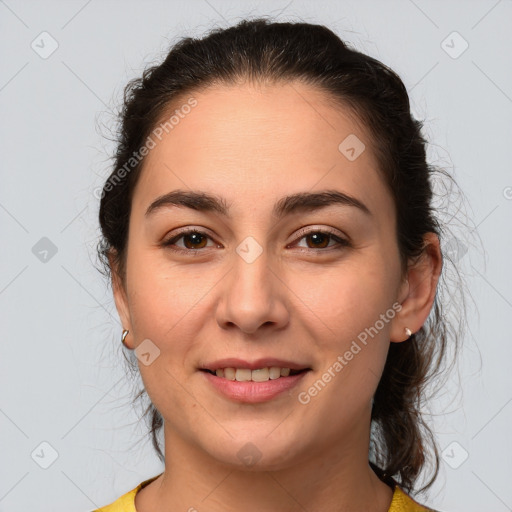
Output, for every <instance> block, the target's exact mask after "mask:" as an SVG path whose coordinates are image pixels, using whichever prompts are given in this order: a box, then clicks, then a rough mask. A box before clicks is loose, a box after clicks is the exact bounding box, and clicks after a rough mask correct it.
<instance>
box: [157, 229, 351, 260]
mask: <svg viewBox="0 0 512 512" xmlns="http://www.w3.org/2000/svg"><path fill="white" fill-rule="evenodd" d="M190 233H197V234H199V235H202V236H205V237H206V238H209V239H210V240H212V241H214V240H213V237H212V236H210V235H209V234H208V232H206V231H204V229H203V228H194V227H187V228H183V229H182V230H181V231H179V232H178V233H176V234H174V235H173V236H172V237H170V238H167V239H166V240H164V241H163V242H162V244H161V245H162V246H163V247H164V248H168V249H170V250H172V251H175V252H179V253H189V254H190V253H197V254H198V253H200V252H202V251H203V250H204V249H206V247H204V248H201V249H183V248H181V247H180V248H178V249H176V248H174V247H172V245H173V244H175V243H176V242H177V241H178V240H180V239H181V238H183V237H184V236H186V235H188V234H190ZM314 233H321V234H324V235H328V236H330V237H331V238H332V239H334V241H335V242H336V244H335V245H334V246H333V247H331V248H319V249H315V248H302V251H305V252H317V253H321V252H329V251H332V250H336V249H342V248H344V247H349V246H351V242H350V238H349V237H347V236H346V235H345V234H343V233H341V232H340V231H339V230H336V229H335V228H329V227H315V226H306V227H304V228H301V229H299V231H298V232H297V234H296V236H295V239H294V240H295V242H293V243H297V242H300V241H301V240H302V239H303V238H305V237H306V236H308V235H310V234H314ZM339 233H341V234H339ZM217 245H218V244H217Z"/></svg>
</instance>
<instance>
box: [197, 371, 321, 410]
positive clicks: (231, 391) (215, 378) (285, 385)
mask: <svg viewBox="0 0 512 512" xmlns="http://www.w3.org/2000/svg"><path fill="white" fill-rule="evenodd" d="M288 364H289V363H288ZM292 364H293V363H292ZM251 366H253V368H254V369H250V368H236V367H234V366H227V367H221V368H219V367H217V368H216V369H213V368H199V370H200V373H202V374H203V375H204V376H205V382H207V383H208V385H211V386H212V388H213V389H215V390H216V391H217V392H218V393H220V394H221V395H222V396H223V397H225V398H228V399H229V400H231V401H234V402H239V403H246V404H257V403H261V402H267V401H270V400H273V399H277V397H279V396H282V395H283V394H284V395H285V396H286V393H288V396H290V395H289V394H290V393H292V392H293V390H294V389H295V388H296V387H297V386H299V385H300V383H301V382H303V379H304V378H306V377H305V376H306V374H307V373H309V372H310V371H312V368H309V367H308V368H300V367H298V365H294V366H297V367H296V368H289V367H287V366H282V367H281V366H264V367H259V365H257V366H256V365H255V364H254V365H251Z"/></svg>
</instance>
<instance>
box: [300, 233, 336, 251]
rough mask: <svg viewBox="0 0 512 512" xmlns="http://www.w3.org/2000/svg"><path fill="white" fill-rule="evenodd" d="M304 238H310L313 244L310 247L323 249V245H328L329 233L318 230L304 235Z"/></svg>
mask: <svg viewBox="0 0 512 512" xmlns="http://www.w3.org/2000/svg"><path fill="white" fill-rule="evenodd" d="M304 238H306V239H309V240H311V241H312V243H313V244H314V245H313V247H311V249H319V248H320V249H323V248H324V247H327V246H328V244H329V240H330V238H331V235H329V234H326V233H322V232H318V233H313V234H311V235H306V236H305V237H304Z"/></svg>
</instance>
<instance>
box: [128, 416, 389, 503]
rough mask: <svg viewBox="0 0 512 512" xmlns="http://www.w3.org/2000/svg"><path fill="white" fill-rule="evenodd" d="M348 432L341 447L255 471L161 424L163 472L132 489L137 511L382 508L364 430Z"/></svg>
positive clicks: (383, 493)
mask: <svg viewBox="0 0 512 512" xmlns="http://www.w3.org/2000/svg"><path fill="white" fill-rule="evenodd" d="M351 432H352V434H351V435H350V437H351V439H347V438H345V440H344V441H343V444H342V445H340V446H337V447H336V446H332V445H330V446H325V448H324V449H323V450H321V449H318V450H317V451H315V452H314V453H309V454H308V455H304V454H303V455H302V456H297V457H296V458H294V459H293V460H291V459H290V462H289V463H288V464H286V466H285V467H283V468H280V469H267V470H265V469H259V470H257V469H254V468H252V469H251V468H243V469H240V467H236V466H233V465H229V464H224V463H222V462H219V461H218V460H217V459H216V458H213V457H212V456H210V455H209V454H208V453H206V452H205V451H204V450H199V449H198V448H197V447H196V446H194V445H192V444H190V443H187V442H186V440H185V439H183V438H182V437H180V436H179V435H178V434H177V433H176V432H175V431H171V430H170V429H168V428H166V424H165V423H164V435H165V460H166V467H165V471H164V473H163V474H162V475H161V476H160V477H159V478H157V479H156V480H155V481H153V482H151V483H150V484H149V485H148V486H146V487H145V488H143V489H142V490H140V491H139V492H138V493H137V495H136V500H135V506H136V509H137V512H149V511H152V512H161V511H171V510H173V511H174V510H186V511H191V512H193V511H201V510H208V511H209V512H234V511H238V510H244V511H246V512H261V510H265V511H268V512H274V511H282V510H288V511H291V512H303V511H304V510H322V511H324V512H339V511H342V510H365V511H367V512H387V511H388V509H389V505H390V503H391V500H392V495H393V491H392V489H391V487H389V486H388V485H387V484H385V483H384V482H382V481H381V480H380V479H379V478H378V477H377V475H376V474H375V473H374V471H373V470H372V468H371V467H370V465H369V463H368V449H369V428H368V429H367V430H366V431H365V432H361V430H360V429H351ZM354 432H355V434H354ZM358 432H359V434H358ZM340 437H343V436H340Z"/></svg>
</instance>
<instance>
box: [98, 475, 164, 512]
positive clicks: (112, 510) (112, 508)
mask: <svg viewBox="0 0 512 512" xmlns="http://www.w3.org/2000/svg"><path fill="white" fill-rule="evenodd" d="M159 476H160V475H156V476H154V477H152V478H149V479H148V480H144V481H143V482H141V483H140V484H139V485H137V487H135V488H134V489H132V490H131V491H128V492H127V493H125V494H123V495H122V496H120V497H119V498H117V500H115V501H113V502H112V503H110V504H109V505H105V506H104V507H101V508H98V509H96V510H93V511H92V512H137V510H136V509H135V495H136V494H137V493H138V492H139V490H140V489H142V488H143V487H144V486H146V485H147V484H149V483H150V482H152V481H153V480H155V479H157V478H158V477H159Z"/></svg>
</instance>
